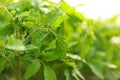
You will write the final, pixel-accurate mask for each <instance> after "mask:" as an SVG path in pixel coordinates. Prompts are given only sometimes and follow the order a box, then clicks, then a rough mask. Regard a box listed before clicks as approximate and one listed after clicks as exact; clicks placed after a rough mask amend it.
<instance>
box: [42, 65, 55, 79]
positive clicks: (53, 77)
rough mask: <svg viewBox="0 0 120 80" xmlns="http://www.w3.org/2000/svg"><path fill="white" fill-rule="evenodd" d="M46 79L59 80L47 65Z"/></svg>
mask: <svg viewBox="0 0 120 80" xmlns="http://www.w3.org/2000/svg"><path fill="white" fill-rule="evenodd" d="M44 77H45V80H57V78H56V74H55V72H54V70H53V69H52V68H51V67H49V66H47V65H44Z"/></svg>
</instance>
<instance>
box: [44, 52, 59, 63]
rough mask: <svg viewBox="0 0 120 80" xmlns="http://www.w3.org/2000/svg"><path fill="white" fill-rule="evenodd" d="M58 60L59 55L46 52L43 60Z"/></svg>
mask: <svg viewBox="0 0 120 80" xmlns="http://www.w3.org/2000/svg"><path fill="white" fill-rule="evenodd" d="M58 58H59V55H57V54H56V53H55V52H46V53H44V54H43V60H45V61H53V60H55V59H58Z"/></svg>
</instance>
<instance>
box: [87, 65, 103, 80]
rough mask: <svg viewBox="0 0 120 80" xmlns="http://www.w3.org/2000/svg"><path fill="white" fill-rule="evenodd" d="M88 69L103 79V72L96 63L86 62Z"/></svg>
mask: <svg viewBox="0 0 120 80" xmlns="http://www.w3.org/2000/svg"><path fill="white" fill-rule="evenodd" d="M88 65H89V67H90V69H91V70H92V72H93V73H94V74H95V75H96V76H98V77H99V78H100V79H102V80H103V79H104V76H103V73H102V69H101V68H100V66H99V65H98V64H90V63H89V64H88Z"/></svg>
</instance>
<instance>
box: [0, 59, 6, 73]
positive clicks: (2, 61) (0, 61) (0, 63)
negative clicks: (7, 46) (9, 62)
mask: <svg viewBox="0 0 120 80" xmlns="http://www.w3.org/2000/svg"><path fill="white" fill-rule="evenodd" d="M5 65H6V60H5V59H3V58H0V73H1V72H2V71H3V70H4V68H5Z"/></svg>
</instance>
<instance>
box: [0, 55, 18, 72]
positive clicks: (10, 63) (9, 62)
mask: <svg viewBox="0 0 120 80" xmlns="http://www.w3.org/2000/svg"><path fill="white" fill-rule="evenodd" d="M0 55H1V56H2V57H3V58H4V59H5V60H6V61H7V62H8V64H9V65H10V66H11V68H12V69H13V70H14V71H15V73H17V70H16V69H15V67H14V66H13V64H12V62H11V61H10V60H9V59H8V58H7V57H6V56H5V55H3V54H2V53H0Z"/></svg>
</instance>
